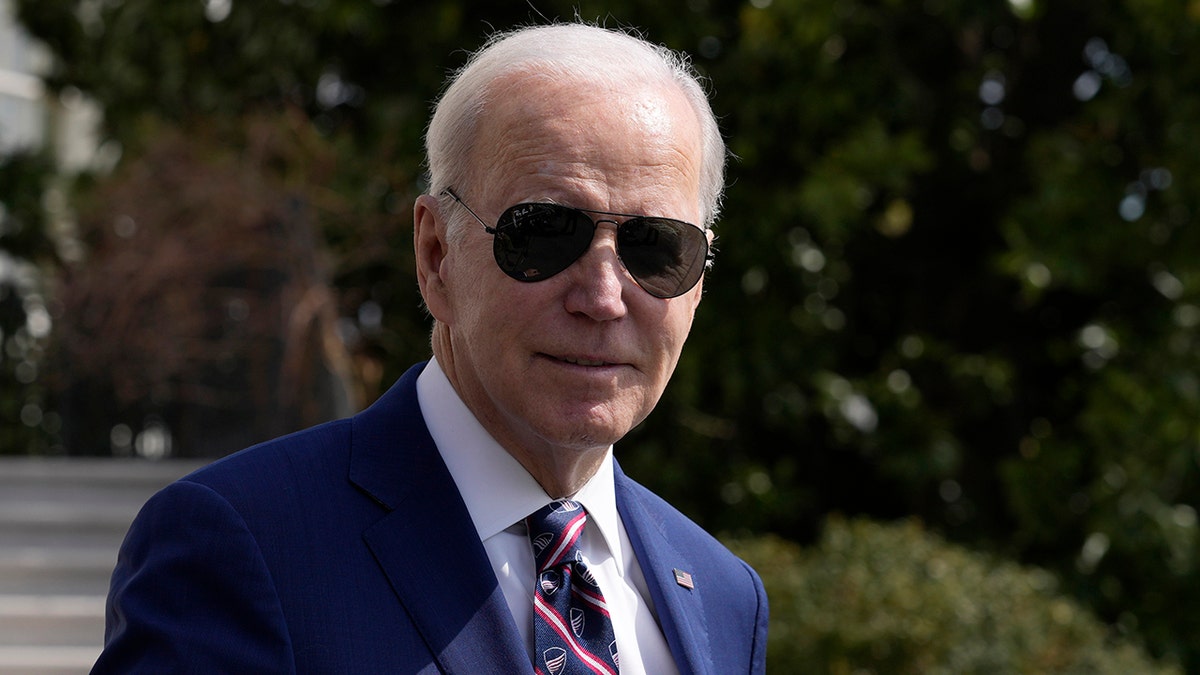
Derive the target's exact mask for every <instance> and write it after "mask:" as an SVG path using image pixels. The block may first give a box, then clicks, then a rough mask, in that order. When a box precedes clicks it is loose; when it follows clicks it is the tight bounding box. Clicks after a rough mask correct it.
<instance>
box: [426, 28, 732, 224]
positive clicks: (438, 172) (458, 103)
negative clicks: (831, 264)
mask: <svg viewBox="0 0 1200 675" xmlns="http://www.w3.org/2000/svg"><path fill="white" fill-rule="evenodd" d="M515 72H537V73H538V74H539V75H540V76H543V77H550V78H554V79H558V80H572V79H581V78H582V79H586V80H589V81H592V82H603V83H609V84H612V85H614V86H616V85H619V84H621V83H628V82H629V81H630V80H631V79H632V80H634V81H638V82H660V81H661V82H664V83H672V84H674V85H675V86H677V87H678V88H679V89H680V91H681V92H682V93H683V94H684V96H685V97H686V98H687V100H688V102H689V103H690V104H691V106H692V109H693V110H694V111H695V113H696V118H697V119H698V120H699V121H700V127H701V133H702V135H703V138H702V139H701V153H702V156H701V169H700V204H699V205H698V206H699V209H700V214H701V218H702V220H703V222H702V225H703V227H705V228H709V227H711V226H712V224H713V223H714V222H715V221H716V219H717V214H718V213H719V212H720V208H721V198H722V194H723V192H724V189H725V141H724V140H723V139H722V138H721V132H720V129H719V128H718V127H717V120H716V117H715V116H714V115H713V112H712V107H711V106H710V105H709V102H708V96H707V94H706V92H705V89H704V86H703V85H702V84H701V79H700V76H699V75H698V74H697V72H696V71H695V69H694V67H693V66H692V64H691V61H690V60H689V59H688V58H687V57H686V56H685V55H683V54H681V53H679V52H676V51H673V50H671V49H668V48H667V47H663V46H660V45H655V44H652V43H650V42H647V41H646V40H644V39H642V38H641V37H639V36H636V35H633V34H630V33H626V32H622V31H617V30H610V29H607V28H601V27H599V26H594V25H588V24H583V23H570V24H554V25H548V26H532V27H526V28H518V29H515V30H513V31H510V32H505V33H498V34H496V35H493V36H492V37H491V38H489V39H488V41H487V42H486V43H485V44H484V45H483V47H481V48H480V49H479V51H477V52H475V53H474V54H473V55H472V56H471V57H470V58H469V59H468V61H467V63H466V65H464V66H463V67H462V68H461V69H460V70H458V71H457V72H456V73H455V74H454V75H453V76H452V77H451V79H450V83H449V86H448V87H447V88H446V90H445V92H444V93H443V94H442V96H441V98H440V100H439V101H438V102H437V105H436V106H435V108H434V113H433V117H432V119H431V120H430V122H429V129H428V131H427V132H426V135H425V152H426V161H427V162H428V170H429V193H430V194H432V195H434V196H435V197H439V196H441V195H442V192H443V191H444V190H445V189H447V188H460V189H461V186H462V185H463V184H464V183H465V182H466V181H467V180H468V179H469V178H471V172H472V169H473V168H474V167H471V166H469V161H468V159H469V158H470V156H471V150H472V148H473V146H474V143H475V140H476V139H475V128H476V124H477V122H478V119H479V116H480V114H482V112H483V110H484V108H485V107H486V105H487V103H488V100H489V97H490V95H491V86H492V84H493V83H494V82H496V81H497V80H499V79H501V78H502V77H504V76H507V75H511V74H512V73H515Z"/></svg>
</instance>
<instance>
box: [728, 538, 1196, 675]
mask: <svg viewBox="0 0 1200 675" xmlns="http://www.w3.org/2000/svg"><path fill="white" fill-rule="evenodd" d="M731 546H732V547H733V548H734V550H735V551H737V552H738V553H739V555H741V556H742V557H744V558H745V559H746V560H747V562H749V563H750V564H751V565H753V566H754V567H755V568H756V569H757V570H758V571H759V573H760V574H761V575H762V577H763V581H764V583H765V584H766V586H767V593H768V595H769V597H770V601H771V633H770V641H769V643H768V659H767V662H768V664H770V666H771V669H772V670H774V671H775V672H809V673H845V674H846V675H850V674H851V673H853V674H855V675H869V674H871V673H879V674H881V675H904V674H905V673H914V674H916V673H920V674H922V675H936V674H940V673H945V674H956V675H959V674H964V673H1079V674H1081V675H1082V674H1084V673H1086V674H1088V675H1105V674H1107V673H1112V674H1113V675H1118V674H1120V675H1128V674H1129V673H1163V674H1166V673H1178V672H1181V671H1179V670H1178V669H1176V668H1174V667H1172V666H1170V665H1164V664H1161V663H1155V662H1154V661H1153V660H1151V659H1150V658H1149V657H1147V656H1146V655H1145V654H1144V652H1143V651H1142V650H1141V649H1139V648H1138V647H1137V646H1136V645H1135V644H1134V643H1133V642H1132V641H1131V640H1130V639H1128V638H1127V637H1120V636H1117V635H1115V634H1114V633H1113V631H1111V630H1110V629H1109V628H1108V627H1107V626H1106V625H1104V624H1103V623H1101V622H1100V621H1098V620H1097V619H1096V618H1095V617H1094V616H1092V615H1091V614H1090V613H1089V612H1088V611H1087V610H1086V609H1084V608H1083V607H1082V606H1081V605H1080V604H1079V603H1077V602H1075V601H1074V600H1071V599H1068V598H1067V597H1065V596H1063V595H1060V594H1059V593H1058V592H1057V580H1056V579H1055V578H1054V576H1053V575H1051V574H1049V573H1048V572H1045V571H1042V570H1038V569H1033V568H1027V567H1020V566H1018V565H1016V564H1014V563H1011V562H1005V561H998V560H995V559H993V558H990V557H988V556H986V555H983V554H980V553H975V552H972V551H970V550H967V549H965V548H962V547H958V546H954V545H950V544H947V543H946V542H944V541H943V540H941V539H940V538H939V537H937V536H934V535H932V534H930V533H928V532H926V531H925V530H924V529H923V528H922V527H921V526H920V525H919V524H917V523H916V522H914V521H906V522H902V523H899V524H894V525H887V524H880V523H876V522H871V521H867V520H844V519H841V518H834V519H831V520H830V521H828V522H827V523H826V525H825V529H824V533H823V536H822V537H821V539H820V541H819V543H818V544H817V546H816V547H815V548H813V549H803V548H801V547H800V546H798V545H796V544H794V543H791V542H788V541H786V540H783V539H780V538H777V537H763V538H758V539H747V540H740V541H735V542H732V543H731Z"/></svg>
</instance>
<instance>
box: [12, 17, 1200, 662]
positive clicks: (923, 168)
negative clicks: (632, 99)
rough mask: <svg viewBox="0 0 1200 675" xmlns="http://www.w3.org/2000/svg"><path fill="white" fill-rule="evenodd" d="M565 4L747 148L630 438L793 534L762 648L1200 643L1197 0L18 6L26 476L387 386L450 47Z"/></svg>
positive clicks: (827, 654)
mask: <svg viewBox="0 0 1200 675" xmlns="http://www.w3.org/2000/svg"><path fill="white" fill-rule="evenodd" d="M651 5H653V6H651ZM576 16H578V17H580V18H582V19H585V20H589V21H591V20H599V21H600V22H602V23H604V24H606V25H609V26H635V27H637V28H639V29H640V30H642V31H643V32H644V35H645V36H646V37H647V38H649V39H650V40H652V41H655V42H660V43H664V44H666V45H668V46H671V47H673V48H676V49H681V50H684V51H686V52H688V53H690V54H691V55H692V57H693V61H694V63H695V65H696V67H697V68H698V69H699V70H700V71H701V72H702V73H704V74H705V75H706V76H707V77H708V78H709V80H710V84H711V89H712V100H713V106H714V108H715V110H716V111H717V113H718V115H719V116H720V118H721V121H722V125H723V131H724V133H725V135H726V137H727V138H728V140H729V144H730V149H731V151H732V152H733V154H734V155H735V158H734V159H733V160H732V162H731V164H730V171H729V190H728V195H727V199H726V202H725V208H724V212H723V217H722V218H721V220H720V222H719V224H718V229H717V231H718V234H719V238H720V239H719V250H718V254H717V262H716V266H715V268H714V269H713V271H712V272H711V274H710V276H709V277H708V279H707V281H706V284H705V295H706V299H705V301H704V302H703V303H702V304H701V307H700V311H699V313H698V315H697V318H696V323H695V329H694V331H693V334H692V337H691V339H690V343H689V345H688V348H687V349H686V350H685V353H684V356H683V360H682V361H681V363H680V365H679V369H678V371H677V373H676V375H675V378H674V380H673V382H672V385H671V386H670V388H669V389H668V391H667V393H666V395H665V397H664V399H663V401H662V402H661V404H660V405H659V408H658V410H657V411H656V412H655V414H654V415H652V416H651V418H650V419H649V420H648V421H647V422H646V423H645V424H644V425H643V426H642V427H640V428H638V429H637V430H636V431H635V432H634V433H633V434H631V436H630V437H628V438H627V439H626V440H625V441H624V442H622V443H621V445H620V447H619V448H618V455H619V457H620V460H621V462H622V464H623V466H624V468H625V469H626V471H627V472H628V473H629V474H631V475H632V476H634V477H635V478H637V479H638V480H640V481H641V482H643V483H645V484H647V485H648V486H649V487H651V488H652V489H654V490H655V491H657V492H658V493H660V494H662V495H663V496H664V497H666V498H667V499H668V500H669V501H671V502H672V503H674V504H676V505H677V506H679V507H680V508H681V510H683V511H685V512H686V513H688V514H689V515H691V516H693V517H694V518H695V519H696V520H698V521H699V522H700V523H701V524H703V525H704V526H705V527H707V528H708V529H710V530H712V531H714V532H718V533H722V536H723V537H724V538H725V539H726V540H727V541H728V542H730V544H731V545H732V546H734V547H735V548H736V549H737V550H738V551H739V552H740V553H741V554H742V555H743V556H745V557H746V558H747V559H748V560H750V561H751V562H753V563H754V564H755V565H756V566H757V567H758V568H759V569H760V571H762V573H763V576H764V578H765V580H766V582H767V584H768V590H769V592H770V594H771V597H772V640H771V644H770V660H769V662H770V663H771V664H772V671H773V672H801V671H803V672H814V673H839V674H840V673H845V674H847V675H849V674H850V673H880V674H891V673H1043V672H1055V673H1059V672H1061V673H1110V672H1111V673H1143V672H1146V673H1154V672H1164V673H1165V672H1179V673H1182V672H1197V673H1200V614H1198V613H1197V612H1196V611H1194V609H1192V608H1194V607H1196V606H1200V567H1198V563H1200V560H1198V555H1200V550H1198V544H1200V542H1198V530H1197V526H1198V523H1197V511H1196V508H1197V505H1198V504H1200V231H1198V226H1200V224H1198V222H1197V221H1198V218H1200V173H1198V171H1197V169H1200V56H1198V54H1197V49H1198V48H1200V0H1173V1H1171V2H1162V1H1159V0H1086V1H1085V0H1059V1H1055V2H1051V1H1050V0H915V1H902V0H686V1H684V2H677V1H674V0H668V1H663V2H657V3H644V2H638V1H636V0H607V1H605V2H590V1H579V2H567V1H562V2H559V1H557V0H554V1H551V0H532V1H530V2H506V3H497V2H494V0H486V1H485V0H436V1H431V2H422V3H416V2H402V1H399V0H397V1H390V0H260V1H259V2H253V3H251V2H244V1H241V0H203V1H200V0H194V1H192V2H161V1H160V0H0V454H5V455H10V456H12V457H13V458H10V459H9V460H7V461H6V462H5V463H0V471H6V472H8V476H9V477H10V478H13V480H12V481H10V482H11V483H22V484H26V485H27V484H28V483H27V482H26V481H24V479H21V478H19V476H27V475H29V474H28V473H21V471H26V472H28V471H33V472H34V473H35V474H37V473H38V472H42V471H43V469H42V468H37V467H44V466H47V463H49V465H51V466H57V467H71V466H81V464H79V462H85V464H82V466H89V467H90V466H110V467H111V466H119V467H126V469H127V470H128V472H129V473H133V472H136V471H138V470H140V469H138V468H136V467H142V466H146V465H157V466H167V465H170V466H181V465H178V464H171V463H170V462H169V461H168V462H163V461H160V462H158V463H157V464H155V463H152V462H151V461H150V460H174V461H179V460H184V461H185V462H186V463H185V464H184V465H182V466H191V465H194V463H197V462H203V461H207V460H209V459H211V458H215V457H219V456H221V455H224V454H227V453H229V452H232V451H235V450H237V449H240V448H242V447H245V446H247V445H249V444H252V443H254V442H257V441H260V440H264V439H266V438H269V437H271V436H275V435H278V434H280V433H285V432H288V431H292V430H295V429H298V428H301V427H303V426H307V425H310V424H313V423H317V422H320V421H324V420H327V419H331V418H334V417H339V416H342V415H345V414H349V413H351V412H353V411H355V410H358V409H360V408H361V407H363V406H365V405H367V404H369V403H370V402H371V401H372V400H373V399H374V398H375V397H376V396H378V395H379V394H380V393H381V391H383V390H384V389H385V388H386V387H387V386H389V385H390V384H391V383H392V382H393V381H394V379H395V378H396V377H397V376H398V375H399V374H400V373H401V372H402V371H403V370H404V369H406V368H407V367H408V366H409V365H410V364H412V363H413V362H415V361H418V360H421V359H424V358H427V356H428V354H429V348H428V330H429V325H428V321H427V319H426V317H425V315H424V313H423V312H422V310H421V309H420V301H419V295H418V292H417V287H416V283H415V281H414V272H413V261H412V252H411V207H412V202H413V199H414V198H415V197H416V196H417V195H418V194H420V193H421V192H422V190H423V187H424V186H423V182H422V180H423V177H422V166H421V161H422V159H421V145H420V144H421V134H422V131H423V129H424V125H425V123H426V119H427V116H428V113H429V111H430V104H431V102H432V101H433V99H434V98H435V97H436V95H437V93H438V91H439V88H440V86H441V83H442V82H443V80H444V78H445V76H446V75H447V73H448V72H449V71H450V70H451V69H453V68H455V67H457V66H458V65H461V63H462V62H463V60H464V59H465V56H466V53H467V50H470V49H474V48H476V47H477V46H479V44H480V43H481V42H482V41H483V39H484V38H485V37H486V36H487V35H488V34H490V33H491V32H492V31H493V30H496V29H503V28H507V27H511V26H513V25H515V24H519V23H544V22H546V21H549V20H569V19H572V18H574V17H576ZM31 457H32V458H35V459H30V458H31ZM14 458H20V459H14ZM68 458H69V459H68ZM101 458H104V459H101ZM30 462H33V464H32V465H31V464H30ZM88 462H92V463H88ZM94 462H100V463H99V464H94ZM113 462H116V464H113ZM30 466H34V467H35V468H33V469H30V468H29V467H30ZM22 467H23V468H22ZM96 471H97V472H100V470H99V469H97V470H96ZM85 473H86V472H85ZM121 473H125V470H122V472H121ZM171 473H173V472H172V471H167V473H166V474H161V475H157V474H156V475H155V476H154V477H152V478H151V479H150V481H151V482H154V481H157V480H166V479H167V475H168V474H171ZM39 475H40V474H39ZM97 475H98V474H97ZM6 484H7V483H4V482H3V481H0V490H3V489H5V488H4V485H6ZM72 489H73V488H72ZM80 489H82V488H80ZM9 490H10V491H9V492H8V493H7V494H9V495H10V496H11V495H13V494H16V493H15V492H13V491H12V490H13V488H9ZM67 493H71V490H68V491H67ZM42 494H57V493H54V492H53V491H49V492H44V493H42ZM64 494H65V493H64ZM138 494H139V495H140V493H138ZM31 498H32V497H31ZM54 499H58V498H57V497H55V498H53V499H51V501H53V500H54ZM12 503H17V502H16V499H15V498H12V499H8V500H5V499H3V495H2V494H0V504H12ZM10 513H11V511H10ZM130 516H131V514H130ZM0 520H2V519H0ZM118 539H119V537H118ZM2 559H3V557H2V556H0V561H2ZM3 569H4V568H3V567H2V566H0V572H2V571H3ZM4 588H5V587H4V586H0V592H4ZM101 592H102V591H101ZM14 593H15V591H14ZM0 600H2V597H0ZM4 607H5V605H4V603H3V602H0V619H2V618H3V616H4V615H5V614H6V611H7V613H8V614H9V615H13V616H16V615H19V614H20V612H19V611H17V610H11V609H10V610H5V609H4ZM48 630H53V629H48ZM95 640H96V643H97V644H98V642H99V634H97V635H96V638H95Z"/></svg>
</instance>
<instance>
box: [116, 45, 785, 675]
mask: <svg viewBox="0 0 1200 675" xmlns="http://www.w3.org/2000/svg"><path fill="white" fill-rule="evenodd" d="M427 153H428V161H429V170H430V190H429V193H428V194H426V195H423V196H421V197H420V198H419V199H418V200H417V203H416V205H415V209H414V223H415V232H414V243H415V247H416V254H417V268H418V269H417V277H418V283H419V285H420V288H421V293H422V296H423V297H424V299H425V303H426V306H427V308H428V310H429V312H430V313H431V314H432V316H433V318H434V328H433V337H432V344H433V355H434V358H433V360H431V361H430V362H429V363H427V364H422V365H419V366H416V367H414V368H413V369H411V370H410V371H409V372H408V373H407V374H405V375H404V376H403V377H402V378H401V380H400V381H399V382H398V383H397V384H396V385H395V386H394V387H393V388H392V389H391V390H390V391H388V392H387V393H386V394H385V395H384V396H383V397H382V398H381V399H380V400H379V401H378V402H377V403H375V404H374V405H373V406H371V407H370V408H369V409H367V410H366V411H364V412H362V413H360V414H359V415H357V416H355V417H353V418H351V419H349V420H342V421H339V422H333V423H330V424H327V425H323V426H320V427H316V428H314V429H311V430H308V431H304V432H300V433H299V434H295V435H292V436H290V437H286V438H283V439H278V440H276V441H272V442H269V443H266V444H263V445H261V446H258V447H256V448H252V449H250V450H247V451H244V452H242V453H239V454H237V455H234V456H232V457H229V458H226V459H225V460H222V461H219V462H216V463H215V464H213V465H212V466H210V467H208V468H205V469H203V470H201V471H199V472H197V473H195V474H193V475H191V476H189V477H185V478H184V479H182V480H181V481H179V482H177V483H175V484H174V485H172V486H169V487H168V488H167V489H165V490H164V491H163V492H161V493H160V494H159V495H157V496H156V497H154V498H153V499H152V500H151V501H150V502H149V503H148V505H147V506H146V507H145V509H143V512H142V513H141V514H140V515H139V517H138V519H137V521H135V523H134V525H133V527H132V528H131V530H130V534H129V536H128V537H127V539H126V542H125V544H124V545H123V547H122V552H121V556H120V559H119V561H118V564H117V568H116V570H115V572H114V575H113V581H112V589H111V593H110V598H109V611H108V627H107V631H106V633H107V636H106V637H107V645H106V647H105V651H104V653H103V654H102V656H101V657H100V660H99V661H98V662H97V664H96V668H95V670H94V671H93V672H96V673H133V672H139V673H140V672H146V673H150V672H154V673H159V672H196V673H216V672H238V673H275V672H279V673H317V672H321V673H436V672H442V673H461V674H470V675H475V674H478V673H505V674H509V673H535V672H536V673H542V674H545V675H560V674H564V675H565V674H566V673H577V672H588V673H593V672H594V673H614V674H615V673H617V672H620V673H624V674H626V675H628V674H629V673H649V674H650V675H661V674H663V673H667V674H669V673H674V672H679V673H711V674H713V675H727V674H730V673H758V672H762V671H764V669H765V664H764V660H765V656H764V655H765V648H766V625H767V601H766V595H765V593H764V590H763V587H762V583H761V582H760V580H759V579H758V577H757V575H755V573H754V572H753V570H751V569H750V568H749V567H748V566H746V565H745V564H744V563H742V562H741V561H739V560H737V559H736V558H735V557H734V556H733V555H732V554H730V553H729V552H728V551H726V550H725V549H724V548H723V547H722V546H721V545H720V544H719V543H717V542H716V541H715V540H714V539H712V538H711V537H710V536H708V535H707V534H706V533H704V532H703V531H702V530H701V529H700V528H698V527H697V526H696V525H694V524H693V523H691V522H690V521H689V520H687V519H686V518H685V517H684V516H682V515H681V514H679V513H678V512H677V511H675V510H674V509H672V508H671V507H670V506H668V505H667V504H666V503H664V502H663V501H661V500H660V499H658V498H657V497H655V496H654V495H652V494H651V493H649V492H648V491H647V490H646V489H645V488H643V487H641V486H640V485H638V484H636V483H634V482H633V481H632V480H630V479H629V478H628V477H626V476H625V475H624V474H623V473H622V472H621V470H620V468H619V467H618V465H617V463H616V462H615V461H614V460H613V458H612V445H613V443H614V442H616V441H617V440H619V439H620V438H621V437H622V436H624V435H625V434H626V433H627V432H628V431H629V430H630V429H631V428H632V427H633V426H634V425H636V424H637V423H638V422H640V421H641V420H643V419H644V418H645V417H646V415H648V414H649V412H650V411H651V409H652V408H653V407H654V406H655V404H656V403H657V401H658V399H659V397H660V395H661V394H662V392H663V389H664V388H665V387H666V384H667V381H668V379H669V378H670V376H671V373H672V371H673V370H674V368H675V365H676V362H677V360H678V358H679V354H680V350H681V349H682V347H683V343H684V341H685V339H686V337H687V334H688V331H689V330H690V327H691V323H692V317H693V314H694V312H695V310H696V307H697V305H698V304H699V302H700V296H701V288H702V279H701V277H702V276H703V271H704V267H705V265H706V264H707V261H708V257H709V243H710V241H711V234H710V232H709V229H708V228H709V226H710V225H711V223H712V221H713V219H714V217H715V214H716V211H717V208H718V204H719V197H720V194H721V186H722V182H723V167H724V146H723V144H722V142H721V139H720V135H719V133H718V132H717V129H716V124H715V121H714V118H713V115H712V112H711V110H710V109H709V106H708V102H707V100H706V98H705V95H704V93H703V91H702V90H701V89H700V87H699V85H698V84H697V82H696V80H695V78H694V76H693V75H692V74H691V72H690V70H689V68H688V67H687V65H686V63H685V62H684V61H682V60H681V59H679V58H678V57H676V56H675V55H673V54H671V53H670V52H668V51H666V50H662V49H658V48H655V47H653V46H651V45H649V44H647V43H646V42H644V41H642V40H640V39H637V38H634V37H632V36H629V35H626V34H623V33H619V32H614V31H608V30H603V29H600V28H596V27H590V26H582V25H557V26H548V27H540V28H531V29H523V30H519V31H516V32H514V33H511V34H508V35H503V36H499V37H497V38H494V39H493V40H492V41H491V42H490V43H489V44H488V45H487V46H485V48H484V49H483V50H481V51H480V52H479V53H478V54H476V55H475V56H474V57H473V58H472V59H471V61H470V62H469V63H468V64H467V66H466V67H465V68H464V69H463V70H461V71H460V72H459V73H458V74H457V75H456V76H455V78H454V79H453V81H452V83H451V85H450V86H449V88H448V89H447V90H446V92H445V93H444V95H443V97H442V99H441V100H440V101H439V103H438V106H437V109H436V111H435V113H434V116H433V119H432V121H431V123H430V126H429V130H428V134H427ZM691 223H698V224H699V225H693V224H691ZM560 591H561V592H560Z"/></svg>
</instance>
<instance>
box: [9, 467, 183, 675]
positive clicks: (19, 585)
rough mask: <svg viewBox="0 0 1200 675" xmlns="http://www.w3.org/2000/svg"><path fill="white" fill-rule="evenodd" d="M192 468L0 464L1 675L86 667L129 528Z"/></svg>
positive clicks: (60, 674)
mask: <svg viewBox="0 0 1200 675" xmlns="http://www.w3.org/2000/svg"><path fill="white" fill-rule="evenodd" d="M200 465H201V464H200V463H199V462H194V461H164V462H149V461H144V460H141V461H139V460H112V459H62V460H59V459H52V460H46V459H27V458H0V674H2V675H81V674H83V673H87V672H88V671H89V670H90V669H91V667H92V664H93V663H94V662H95V660H96V657H97V656H98V655H99V654H100V650H101V645H102V643H103V640H104V603H105V596H106V595H107V593H108V583H109V578H110V577H111V576H112V569H113V566H114V565H115V564H116V562H117V550H118V548H119V547H120V545H121V541H122V540H123V539H124V537H125V532H126V531H127V530H128V529H129V524H130V523H131V522H132V521H133V519H134V517H135V516H136V515H137V512H138V510H139V509H141V507H142V504H144V503H145V502H146V500H147V499H149V498H150V496H151V495H153V494H154V493H155V492H157V491H158V490H159V489H161V488H162V487H163V486H164V485H166V484H167V483H169V482H171V481H173V480H175V479H176V478H178V477H180V476H183V475H185V474H187V473H189V472H190V471H192V470H194V469H196V468H198V467H199V466H200Z"/></svg>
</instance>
